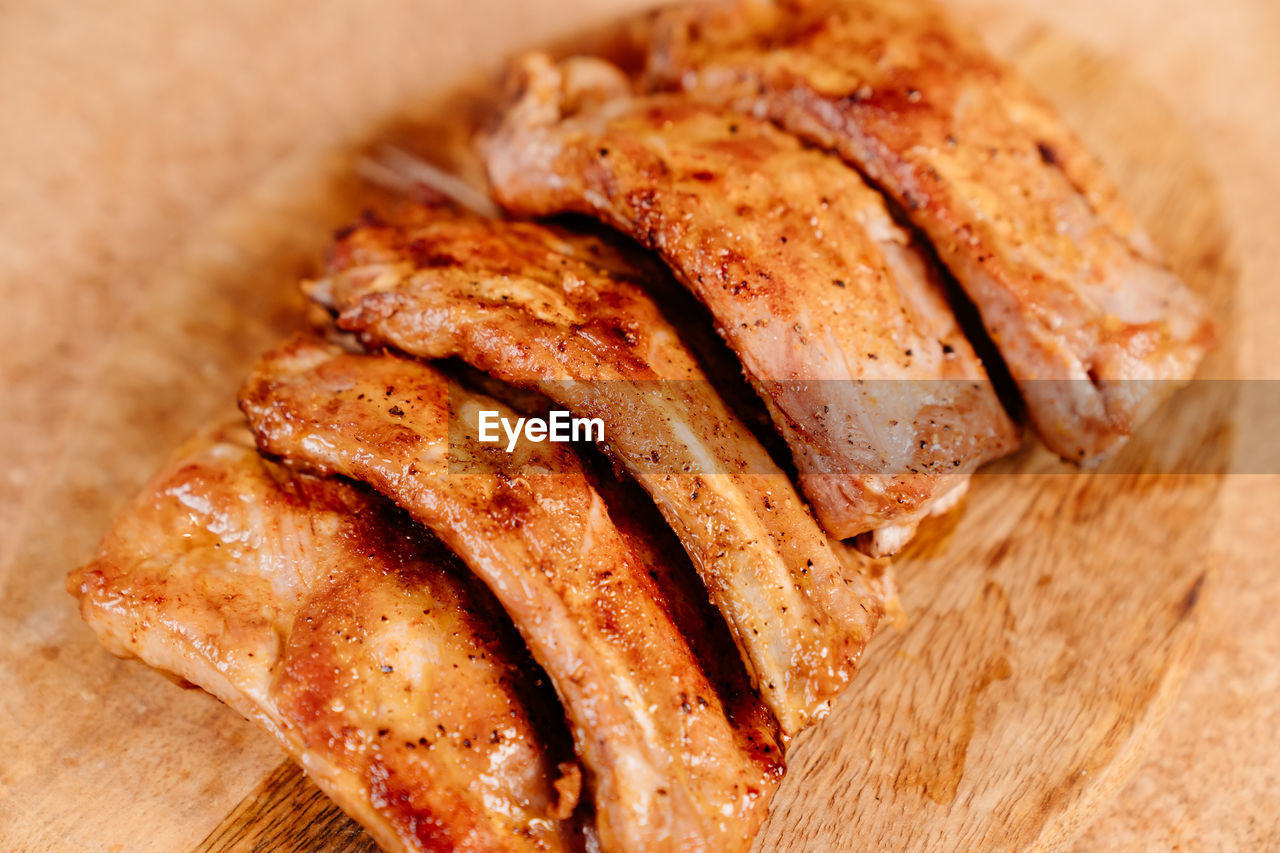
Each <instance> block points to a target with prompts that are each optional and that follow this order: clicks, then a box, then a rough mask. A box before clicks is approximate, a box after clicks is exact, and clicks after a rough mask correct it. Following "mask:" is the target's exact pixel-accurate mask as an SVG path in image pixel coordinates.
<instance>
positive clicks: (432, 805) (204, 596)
mask: <svg viewBox="0 0 1280 853" xmlns="http://www.w3.org/2000/svg"><path fill="white" fill-rule="evenodd" d="M68 585H69V587H70V589H71V591H72V592H73V593H74V594H75V595H77V596H78V597H79V599H80V609H81V613H82V614H83V616H84V618H85V621H86V622H88V624H89V625H90V627H91V628H93V629H94V631H96V632H97V633H98V635H99V637H100V638H101V639H102V642H103V643H104V644H105V645H106V646H107V647H108V648H109V649H110V650H111V651H112V652H114V653H116V654H118V655H121V656H130V657H137V658H140V659H141V660H143V661H144V662H146V663H148V664H150V665H152V666H156V667H159V668H161V669H164V670H166V671H168V672H170V673H173V674H174V675H176V676H179V677H180V678H183V679H185V680H186V681H189V682H191V683H194V684H197V685H200V686H201V687H204V688H205V689H207V690H209V691H210V692H211V693H213V694H214V695H216V696H218V697H219V698H221V699H222V700H223V701H225V702H226V703H227V704H229V705H231V706H232V707H234V708H236V709H237V710H238V711H240V712H241V713H243V714H244V715H245V716H247V717H249V718H250V719H252V720H254V721H256V722H257V723H258V724H259V725H261V726H262V727H263V728H265V729H266V730H267V731H268V732H270V733H271V734H272V735H274V736H275V737H276V738H277V739H278V740H279V741H280V742H281V744H282V745H283V746H284V747H285V748H286V749H287V750H288V751H289V753H290V754H291V755H292V756H293V757H294V758H295V759H297V760H298V761H299V762H300V763H301V764H302V765H303V767H304V768H305V769H306V771H307V773H308V774H309V775H310V776H311V777H312V778H313V779H314V780H315V781H316V782H317V783H318V784H319V785H320V787H321V788H323V789H324V790H325V792H326V793H328V794H329V796H330V797H332V798H333V799H334V800H335V801H336V802H337V803H338V804H339V805H341V806H342V808H343V809H344V810H346V811H347V812H348V814H350V815H351V816H352V817H354V818H356V819H357V820H359V821H360V822H361V823H363V824H364V826H365V827H366V828H367V829H368V830H369V831H370V833H371V834H372V835H373V837H374V838H375V839H377V841H378V843H379V845H381V846H382V848H383V849H385V850H405V851H410V850H413V851H417V850H440V851H444V850H450V851H452V850H469V851H552V850H567V849H576V848H577V846H578V840H577V838H576V834H575V830H574V824H573V822H572V821H569V820H566V819H565V818H567V817H568V813H569V812H570V811H572V808H573V799H572V796H573V790H572V786H568V787H566V788H565V790H566V792H567V793H569V795H570V799H569V800H567V801H565V800H562V798H561V796H560V794H559V793H558V792H557V790H556V789H555V788H554V787H553V783H554V782H555V781H556V779H557V777H559V776H561V774H562V771H563V772H564V773H565V774H567V775H566V778H567V779H569V780H572V779H575V778H577V772H576V767H574V766H573V765H572V763H570V764H562V765H561V769H557V763H558V762H571V756H570V754H569V751H568V743H567V738H565V737H563V735H562V739H561V740H559V741H557V739H556V738H555V733H556V732H558V731H559V732H562V731H563V723H562V722H561V719H560V716H561V715H560V711H559V708H558V707H557V706H556V703H555V699H554V696H551V695H549V690H547V689H545V685H544V687H543V688H539V686H538V685H537V683H536V681H537V679H538V678H540V674H539V673H538V671H537V668H536V667H535V666H533V665H532V663H531V662H530V661H529V660H528V657H527V654H526V653H525V651H524V649H523V647H522V646H521V644H520V642H519V638H518V637H515V636H514V632H512V631H511V630H510V627H509V625H508V623H507V621H506V618H505V617H504V616H503V614H502V612H501V609H500V608H498V606H497V604H496V602H494V601H493V599H492V596H490V595H489V594H488V592H487V591H486V590H484V588H483V587H479V586H478V585H476V584H475V583H474V581H472V580H471V579H470V578H469V576H468V573H467V572H466V570H465V568H463V567H462V566H460V565H459V564H458V562H457V560H456V559H455V558H454V557H453V556H452V555H450V554H449V553H448V552H447V551H445V550H444V548H443V547H441V546H440V544H439V543H438V542H436V541H435V540H433V539H432V538H431V537H429V536H427V535H425V534H424V533H422V532H421V531H420V529H419V528H418V527H417V525H415V524H413V523H412V522H411V521H410V520H409V519H408V518H407V517H405V516H404V515H403V513H401V512H400V511H398V510H396V509H395V508H394V507H393V506H391V505H390V504H388V503H387V502H385V501H383V500H382V499H380V498H378V497H377V496H376V495H374V494H372V493H370V492H367V491H365V490H363V489H360V488H357V487H355V486H353V485H350V484H347V483H342V482H338V481H334V480H321V479H316V478H314V477H309V476H305V475H298V474H294V473H292V472H290V471H288V470H286V469H284V468H282V467H280V466H278V465H274V464H272V463H269V462H265V461H263V460H262V459H261V458H259V456H258V454H257V452H256V450H255V449H254V448H253V444H252V440H251V438H250V436H249V435H248V433H247V432H246V431H245V430H244V428H243V427H240V426H236V427H234V428H224V429H220V430H218V431H215V432H214V433H212V434H211V435H208V436H203V437H201V438H198V439H196V440H193V441H192V442H191V443H189V444H188V445H187V446H186V447H185V448H183V449H182V451H180V452H179V453H178V454H177V456H176V457H175V458H174V459H173V461H172V462H170V463H169V464H168V465H167V466H166V467H165V468H164V469H163V470H162V471H160V472H159V473H158V474H157V475H156V477H155V478H154V479H153V480H152V481H151V483H150V484H149V485H148V486H147V487H146V488H145V489H144V490H143V492H142V494H140V495H139V496H138V498H136V499H135V500H134V501H133V503H132V504H130V506H129V507H128V508H127V509H126V510H125V511H124V513H122V514H121V516H120V517H119V518H118V519H117V520H116V522H115V524H114V525H113V527H112V528H111V531H110V532H109V533H108V534H107V536H106V539H105V540H104V542H103V544H102V547H101V549H100V551H99V553H98V556H97V558H96V559H95V560H94V561H93V562H92V563H90V564H88V565H87V566H85V567H83V568H82V569H79V570H78V571H76V572H74V573H73V574H72V576H71V578H70V579H69V582H68ZM548 732H549V733H550V734H551V740H550V741H548V739H547V733H548ZM571 768H572V769H571ZM562 787H563V786H562Z"/></svg>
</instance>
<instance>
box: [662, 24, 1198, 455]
mask: <svg viewBox="0 0 1280 853" xmlns="http://www.w3.org/2000/svg"><path fill="white" fill-rule="evenodd" d="M650 74H651V76H652V78H653V79H654V80H655V81H656V82H658V83H660V84H663V85H671V86H680V87H683V88H684V89H686V90H687V91H688V92H690V93H693V94H695V95H696V96H697V97H699V98H703V99H708V100H713V101H715V102H717V103H724V104H730V105H733V106H734V107H736V108H738V109H741V110H745V111H749V112H752V113H754V114H758V115H762V116H767V117H769V118H771V119H773V120H774V121H775V122H778V123H779V124H781V125H782V126H784V127H785V128H787V129H788V130H790V131H792V132H793V133H796V134H798V135H799V136H801V137H803V138H804V139H806V140H807V141H809V142H811V143H815V144H817V145H819V146H822V147H825V148H828V149H831V150H832V151H835V152H838V153H839V154H840V155H841V156H842V157H844V158H845V159H846V160H847V161H848V162H850V163H852V164H854V165H855V166H856V167H857V168H858V169H860V170H861V171H863V172H864V173H865V174H866V175H867V176H868V177H869V178H870V179H871V180H872V181H873V182H874V183H876V184H877V185H878V186H879V187H880V188H881V189H882V190H883V191H884V192H885V193H887V194H888V195H889V196H890V197H892V198H893V199H894V200H895V201H896V202H897V203H898V204H899V205H900V206H901V208H902V209H903V210H904V211H905V212H906V215H907V216H908V217H909V218H910V220H911V221H912V223H914V224H915V225H916V226H917V227H919V228H920V229H921V231H923V232H924V234H925V235H926V236H927V237H928V238H929V239H930V240H931V241H932V243H933V245H934V247H935V248H936V249H937V252H938V255H939V256H940V257H941V259H942V260H943V262H944V263H945V264H946V265H947V266H948V267H949V268H950V269H951V271H952V272H953V273H954V274H955V276H956V278H957V279H958V280H959V282H960V283H961V285H962V286H963V287H964V288H965V290H966V291H967V292H968V294H969V296H970V298H971V299H972V300H973V301H974V303H975V304H976V305H977V307H978V309H979V311H980V313H981V315H982V319H983V322H984V324H985V325H986V327H987V330H988V332H989V333H990V334H991V337H992V338H993V339H994V341H995V343H996V345H997V346H998V347H999V349H1000V352H1001V354H1002V355H1003V356H1004V359H1005V361H1006V363H1007V364H1008V366H1009V370H1010V372H1011V373H1012V374H1013V377H1014V378H1015V379H1016V380H1017V381H1018V382H1019V385H1020V387H1021V390H1022V393H1023V395H1024V397H1025V398H1026V401H1027V404H1028V409H1029V411H1030V413H1031V416H1032V418H1033V420H1034V421H1035V424H1036V426H1037V428H1038V429H1039V431H1040V433H1041V435H1042V436H1043V437H1044V439H1045V442H1046V443H1047V444H1048V445H1049V446H1050V447H1051V448H1053V449H1054V450H1056V451H1057V452H1058V453H1060V454H1062V455H1063V456H1065V457H1067V458H1070V459H1076V460H1086V461H1087V460H1090V459H1093V458H1095V457H1098V456H1100V455H1103V454H1105V453H1107V452H1108V451H1109V450H1111V449H1113V448H1115V447H1116V446H1118V445H1119V444H1120V443H1122V442H1123V441H1124V439H1125V438H1126V437H1127V436H1128V435H1129V433H1130V432H1131V431H1132V430H1133V428H1134V426H1135V425H1136V423H1137V422H1138V421H1140V420H1141V419H1142V418H1143V417H1144V416H1145V415H1146V414H1147V413H1148V412H1149V411H1150V410H1151V409H1152V408H1154V407H1155V406H1156V405H1157V404H1158V403H1159V401H1160V400H1161V399H1163V398H1164V396H1166V395H1167V394H1168V393H1169V392H1170V391H1171V390H1172V389H1173V388H1174V387H1176V386H1177V384H1178V382H1179V381H1180V380H1186V379H1189V378H1190V377H1191V375H1192V373H1193V372H1194V371H1195V368H1196V365H1197V364H1198V362H1199V361H1200V359H1201V357H1202V356H1203V354H1204V352H1205V350H1206V349H1207V348H1208V347H1209V346H1211V345H1212V341H1213V329H1212V324H1211V323H1210V321H1209V319H1208V318H1207V316H1206V313H1205V310H1204V308H1203V306H1202V305H1201V303H1200V302H1199V300H1198V299H1196V298H1195V296H1194V295H1193V294H1192V293H1191V292H1190V291H1189V290H1188V289H1187V288H1186V287H1185V286H1184V285H1183V284H1182V283H1181V282H1180V281H1179V280H1178V279H1177V278H1176V277H1175V276H1173V275H1172V274H1171V273H1170V272H1169V271H1168V269H1167V268H1166V267H1165V266H1164V264H1163V261H1162V260H1161V258H1160V256H1159V253H1158V252H1157V251H1156V250H1155V248H1154V247H1153V246H1152V245H1151V242H1150V240H1149V239H1148V237H1147V236H1146V235H1145V233H1143V231H1142V230H1141V228H1140V227H1138V226H1137V224H1136V223H1135V221H1134V218H1133V215H1132V214H1131V213H1130V211H1129V209H1128V208H1127V207H1126V206H1125V204H1124V203H1123V201H1122V200H1121V199H1120V197H1119V194H1118V193H1117V191H1116V188H1115V186H1114V184H1113V183H1112V182H1111V181H1110V180H1109V179H1108V177H1107V176H1106V174H1105V172H1104V170H1103V169H1102V167H1101V166H1100V165H1099V164H1098V162H1097V161H1096V160H1095V159H1094V158H1093V157H1092V156H1091V155H1090V154H1089V153H1088V151H1086V150H1085V148H1084V147H1083V145H1081V144H1080V142H1079V141H1078V140H1077V139H1076V138H1075V136H1074V135H1073V134H1072V133H1071V132H1070V131H1069V130H1068V129H1067V127H1066V126H1065V125H1064V124H1063V123H1062V121H1061V120H1060V119H1059V118H1058V116H1057V115H1056V114H1055V112H1054V111H1053V109H1052V108H1051V107H1050V106H1049V105H1048V104H1047V103H1046V102H1045V101H1044V100H1043V99H1041V98H1040V97H1038V96H1037V95H1036V94H1035V93H1033V92H1032V91H1031V89H1030V88H1029V87H1028V86H1027V85H1026V83H1025V82H1023V81H1022V80H1021V79H1020V78H1019V77H1018V76H1017V75H1016V74H1015V73H1014V72H1013V71H1012V70H1011V69H1010V68H1008V67H1007V66H1005V65H1004V64H1003V63H1001V62H999V61H998V60H996V59H995V58H994V57H992V56H991V55H990V54H989V53H988V52H987V51H986V50H985V49H984V48H983V47H982V45H981V44H980V42H979V40H978V39H977V38H976V37H975V36H973V35H971V34H970V33H968V32H965V31H964V30H962V29H961V28H959V27H957V26H956V25H955V24H954V23H953V22H952V21H951V20H950V19H949V18H948V17H947V16H946V15H945V14H944V13H943V12H942V11H941V9H940V8H939V7H938V6H936V5H935V4H934V3H932V2H930V0H841V2H811V1H810V0H795V2H779V3H775V4H769V3H753V2H732V3H711V4H690V5H687V6H681V7H677V8H673V9H670V10H668V11H665V12H664V13H662V14H661V15H660V16H659V17H658V19H657V22H656V25H655V27H654V37H653V44H652V49H651V56H650Z"/></svg>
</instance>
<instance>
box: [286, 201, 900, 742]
mask: <svg viewBox="0 0 1280 853" xmlns="http://www.w3.org/2000/svg"><path fill="white" fill-rule="evenodd" d="M330 257H331V260H330V264H329V276H328V278H326V279H324V280H322V281H319V282H314V283H312V284H311V285H309V286H308V290H309V292H310V293H311V294H312V295H313V296H314V297H315V298H317V299H318V300H319V301H320V302H321V303H323V304H325V305H327V306H328V307H330V308H331V309H333V310H335V311H337V312H338V323H339V325H340V327H342V328H343V329H347V330H349V331H354V332H358V333H360V334H361V335H362V336H363V338H364V339H365V340H366V341H367V342H370V343H373V344H377V345H389V346H393V347H396V348H398V349H400V350H403V351H405V352H408V353H410V354H412V355H416V356H420V357H424V358H446V357H459V358H462V359H463V360H465V361H466V362H468V363H469V364H471V365H473V366H475V367H477V368H479V369H481V370H484V371H486V372H488V373H490V374H491V375H493V376H495V377H497V378H498V379H501V380H503V381H505V382H508V383H510V384H512V385H515V386H517V387H521V388H529V389H534V390H537V391H539V392H540V393H542V394H543V395H545V396H546V397H548V398H550V399H551V400H553V401H555V402H556V403H558V404H559V405H561V406H564V407H565V408H567V409H569V410H570V411H572V412H573V413H574V414H575V415H578V416H581V417H592V418H596V417H598V418H600V419H601V420H602V421H603V422H604V436H605V441H604V445H605V449H606V450H607V451H608V452H609V453H610V455H611V456H613V458H614V459H615V460H617V461H618V462H620V463H621V464H622V465H623V466H625V467H626V468H627V470H629V471H630V472H631V474H632V475H633V476H634V477H635V478H636V479H637V481H638V482H640V484H641V485H643V486H644V487H645V489H647V490H648V491H649V492H650V494H651V495H652V496H653V497H654V499H655V501H656V503H657V505H658V507H659V508H660V509H661V510H662V512H663V514H664V515H665V517H666V518H667V520H668V522H669V523H670V524H671V526H672V528H673V529H674V530H675V531H676V533H677V535H678V536H679V538H680V540H681V542H682V544H683V545H684V546H685V548H686V550H687V552H688V553H689V555H690V557H691V558H692V560H693V561H694V564H695V565H696V566H697V567H698V569H699V572H700V574H701V576H702V578H703V580H704V582H705V583H706V585H707V588H708V589H709V591H710V593H711V597H712V600H713V601H714V603H715V604H716V605H717V607H718V608H719V609H720V611H721V612H722V613H723V614H724V616H725V618H726V621H727V622H728V624H729V626H730V629H731V630H732V631H733V634H734V637H735V639H736V641H737V643H738V645H739V647H740V649H741V651H742V656H743V658H744V660H745V662H746V665H747V668H748V671H750V672H751V673H752V674H753V676H754V681H755V683H756V685H757V687H758V688H759V690H760V692H761V695H762V696H763V698H764V700H765V702H766V704H767V705H768V706H769V708H770V710H772V711H773V712H774V714H775V716H776V717H777V718H778V721H779V723H780V725H781V727H782V730H783V732H784V733H785V734H787V735H792V734H795V733H796V732H798V731H799V730H800V729H801V728H802V727H803V726H804V725H806V724H807V723H809V722H811V721H812V720H814V719H816V718H817V717H819V716H821V714H822V713H824V712H825V709H826V708H827V707H828V705H829V703H830V701H831V700H832V699H833V698H834V697H835V696H836V695H837V694H838V693H839V692H840V691H841V690H842V689H843V688H844V687H845V686H846V685H847V684H848V682H849V680H850V679H851V678H852V677H853V675H854V673H855V672H856V668H857V662H858V658H859V655H860V654H861V652H862V649H863V647H864V646H865V645H866V641H867V639H868V638H869V636H870V634H871V632H872V631H873V630H874V628H875V624H876V621H877V620H878V618H879V617H880V615H881V613H882V610H883V606H882V602H881V601H880V600H879V599H878V597H877V595H876V594H875V592H874V591H873V590H872V589H871V588H870V586H869V584H868V581H867V579H866V577H864V575H863V574H861V573H860V572H859V571H858V569H865V570H868V571H869V570H870V568H871V567H870V566H868V565H867V561H866V559H865V558H863V557H861V555H857V554H856V553H850V552H849V550H848V549H847V547H846V546H844V545H843V544H842V543H838V542H837V543H831V542H829V541H828V540H827V538H826V536H825V535H823V533H822V531H821V530H819V528H818V526H817V525H816V524H815V523H814V521H813V519H812V518H811V517H810V515H809V514H808V512H807V511H806V509H805V507H804V504H803V503H802V502H801V500H800V498H799V496H798V495H797V494H796V493H795V490H794V489H793V488H792V486H791V484H790V482H789V480H788V479H787V477H786V475H784V474H783V473H782V472H781V471H780V470H778V469H777V467H776V466H775V465H774V464H773V462H772V460H771V459H770V458H769V456H768V454H767V453H766V452H765V451H764V449H763V448H762V447H761V446H760V445H759V443H758V442H757V441H756V440H755V439H754V437H753V436H752V435H751V433H750V432H749V431H748V430H747V428H746V427H745V426H743V425H742V423H741V422H739V421H738V420H737V419H736V418H735V417H734V416H733V414H732V413H731V412H729V411H728V410H727V409H726V408H725V405H724V404H723V403H722V402H721V400H720V398H719V397H718V396H717V395H716V392H715V390H714V389H713V388H712V387H711V385H710V384H709V383H708V381H707V379H706V377H705V376H704V375H703V374H702V372H701V370H700V368H699V366H698V364H697V362H695V360H694V359H693V357H692V356H691V355H690V354H689V352H688V351H687V350H686V349H685V347H684V346H683V344H682V343H681V341H680V339H679V338H678V337H677V335H676V332H675V330H674V329H672V328H671V326H670V325H669V324H668V323H667V322H666V320H665V319H663V316H662V314H661V313H660V312H659V310H658V308H657V306H656V305H655V304H654V303H653V301H652V300H651V299H650V298H649V297H648V296H647V295H646V294H645V292H644V291H643V290H642V289H641V288H640V287H639V286H638V285H637V283H636V277H637V273H636V272H635V271H634V270H631V269H628V267H627V266H626V264H625V262H624V261H623V260H622V259H621V258H619V257H618V256H617V253H616V252H615V251H614V250H612V249H611V248H610V247H608V246H607V245H605V244H603V243H601V242H600V241H598V240H595V239H592V238H589V237H584V236H580V235H575V234H572V233H569V232H566V231H563V230H560V229H556V228H552V227H549V226H544V225H537V224H532V223H513V222H502V221H496V220H488V219H482V218H480V217H478V216H475V215H473V214H468V213H464V212H461V211H459V210H457V209H450V208H446V207H443V206H440V207H424V206H405V207H404V208H403V209H402V210H401V211H400V212H399V214H398V215H397V217H396V219H395V221H394V223H386V224H366V225H364V226H361V227H357V228H355V229H353V230H349V231H347V232H345V233H344V235H343V236H342V237H341V239H340V240H339V242H338V244H337V245H336V246H335V247H334V249H333V250H332V251H331V253H330Z"/></svg>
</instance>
